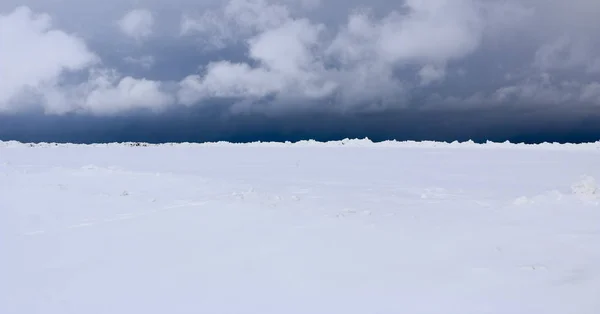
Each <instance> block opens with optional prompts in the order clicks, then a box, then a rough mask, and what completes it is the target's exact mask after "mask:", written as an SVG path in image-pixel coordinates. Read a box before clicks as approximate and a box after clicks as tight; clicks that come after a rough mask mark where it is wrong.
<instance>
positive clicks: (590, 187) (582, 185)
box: [571, 176, 599, 198]
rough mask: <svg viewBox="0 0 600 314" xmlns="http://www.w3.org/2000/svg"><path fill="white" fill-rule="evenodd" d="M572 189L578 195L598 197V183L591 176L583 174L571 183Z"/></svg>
mask: <svg viewBox="0 0 600 314" xmlns="http://www.w3.org/2000/svg"><path fill="white" fill-rule="evenodd" d="M571 191H572V192H573V194H575V195H577V196H582V197H586V198H590V197H592V198H597V197H598V194H599V193H598V192H599V190H598V183H597V182H596V179H594V178H593V177H591V176H582V177H581V178H580V180H579V181H577V182H575V183H574V184H573V185H571Z"/></svg>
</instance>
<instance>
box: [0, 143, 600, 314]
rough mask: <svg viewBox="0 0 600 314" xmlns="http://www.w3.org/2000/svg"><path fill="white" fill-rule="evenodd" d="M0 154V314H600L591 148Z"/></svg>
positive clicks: (47, 148)
mask: <svg viewBox="0 0 600 314" xmlns="http://www.w3.org/2000/svg"><path fill="white" fill-rule="evenodd" d="M137 145H138V144H135V143H125V144H107V145H100V144H98V145H74V144H49V143H42V144H22V143H17V142H0V313H3V314H4V313H5V314H25V313H28V314H29V313H44V314H66V313H77V314H84V313H85V314H92V313H106V314H121V313H123V314H125V313H127V314H131V313H145V314H153V313H157V314H158V313H160V314H164V313H207V314H220V313H231V314H239V313H261V314H267V313H269V314H270V313H273V314H294V313H303V314H304V313H311V314H315V313H319V314H320V313H323V314H325V313H327V314H331V313H340V314H353V313H357V314H359V313H360V314H368V313H407V314H420V313H440V314H454V313H456V314H470V313H472V314H483V313H497V314H519V313H523V314H536V313H539V314H553V313H557V314H559V313H560V314H565V313H574V314H588V313H589V314H598V313H600V206H599V202H600V190H599V189H598V186H597V183H596V179H595V178H600V144H599V143H591V144H582V145H574V144H573V145H561V144H542V145H517V144H510V143H488V144H483V145H478V144H474V143H472V142H469V143H446V144H444V143H433V142H428V143H416V142H404V143H397V142H384V143H377V144H375V143H371V142H370V141H369V140H356V141H351V140H345V141H340V142H332V143H316V142H311V141H309V142H301V143H294V144H291V143H280V144H277V143H253V144H247V145H233V144H227V143H212V144H168V145H146V144H139V145H140V146H137Z"/></svg>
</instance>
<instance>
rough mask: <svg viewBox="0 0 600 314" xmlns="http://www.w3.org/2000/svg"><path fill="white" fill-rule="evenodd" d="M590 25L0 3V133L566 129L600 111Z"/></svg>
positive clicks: (356, 3) (409, 10) (403, 7)
mask: <svg viewBox="0 0 600 314" xmlns="http://www.w3.org/2000/svg"><path fill="white" fill-rule="evenodd" d="M598 16H600V1H597V0H574V1H564V0H404V1H403V0H395V1H393V0H370V1H364V0H343V1H342V0H328V1H325V0H169V1H167V0H119V1H116V0H105V1H90V0H26V1H23V0H19V1H17V0H3V1H2V2H0V123H1V124H3V125H4V126H2V125H0V136H1V135H2V134H9V133H6V132H9V131H10V132H12V133H10V134H11V135H10V136H13V137H14V136H16V137H18V135H19V134H21V133H23V132H32V129H33V128H35V126H36V125H46V127H45V129H43V131H44V132H49V130H52V131H53V132H54V133H56V132H62V133H61V134H63V133H65V132H67V133H68V132H75V130H77V132H84V133H85V132H86V131H87V132H93V130H92V129H86V128H85V125H88V126H89V127H90V128H92V125H96V126H95V128H100V129H102V127H101V126H102V125H104V129H103V130H102V132H101V133H106V132H111V130H112V132H113V133H114V132H115V131H114V128H116V125H124V124H126V123H125V122H122V121H129V122H128V123H130V124H129V128H133V126H132V124H131V123H133V122H131V121H133V120H132V119H135V118H136V117H137V119H138V120H137V121H138V122H137V123H142V124H144V125H145V126H144V127H143V128H139V129H144V130H146V131H147V132H153V134H156V133H160V132H159V131H157V130H158V129H165V128H166V126H164V125H163V126H161V123H163V124H165V125H166V124H169V126H168V128H174V126H173V125H172V124H173V123H177V124H181V123H182V119H183V118H182V116H186V117H188V119H187V120H186V121H187V124H186V126H185V128H186V129H187V131H186V132H187V133H186V134H188V133H189V134H196V133H195V132H200V131H198V130H202V132H204V133H202V132H200V133H202V134H207V132H211V131H210V130H212V132H213V133H214V132H228V133H227V134H232V133H231V132H234V133H235V132H238V133H239V134H242V133H244V132H250V131H252V132H259V131H260V132H263V133H264V134H271V135H269V136H271V137H273V136H272V134H275V133H277V134H278V135H277V136H275V137H274V138H281V139H284V138H285V136H284V135H282V134H288V135H289V134H292V133H293V132H295V131H294V130H304V131H303V132H308V133H306V135H304V136H308V137H310V136H311V134H310V130H311V129H319V130H321V131H319V132H325V133H324V134H335V136H342V137H345V136H344V135H348V136H353V135H356V136H361V135H370V133H369V132H370V131H368V130H374V129H373V127H374V126H377V127H378V128H380V129H385V130H390V129H394V126H397V125H398V124H403V127H404V129H403V128H400V127H397V128H396V129H395V131H394V132H395V133H394V132H392V133H394V134H405V137H406V136H408V135H406V134H411V133H410V132H413V133H414V134H417V133H418V132H417V131H418V130H421V129H423V128H426V129H428V130H431V132H433V133H431V134H434V133H436V132H437V133H439V134H447V130H446V129H444V125H448V123H450V124H452V125H453V126H452V130H453V132H455V133H456V134H462V135H460V136H462V137H465V136H466V137H469V136H470V135H469V134H471V133H469V132H476V130H480V129H481V128H484V129H485V130H488V133H489V134H495V133H494V132H499V131H498V130H501V129H504V130H507V129H510V128H513V127H515V126H519V127H520V128H521V129H523V128H527V129H528V130H530V132H534V133H535V132H538V131H536V130H537V129H536V128H538V129H539V128H540V127H541V125H543V124H544V123H546V124H547V125H544V127H545V128H546V129H548V128H550V126H549V125H552V126H555V125H557V124H561V125H562V126H561V127H562V128H564V129H569V128H571V129H573V128H577V127H581V125H582V123H586V121H587V123H588V124H590V122H589V119H590V116H596V115H597V114H596V111H598V110H597V109H598V108H600V36H598V29H600V20H599V19H598ZM531 112H535V113H536V114H532V113H531ZM524 113H528V115H527V116H526V118H524V116H523V114H524ZM177 115H179V117H178V118H173V117H174V116H177ZM190 116H193V117H196V118H195V120H193V119H191V118H189V117H190ZM374 116H375V117H377V118H369V117H374ZM26 117H30V119H29V120H28V119H27V118H26ZM140 117H144V118H143V119H142V118H140ZM249 117H260V119H259V118H255V119H254V118H249ZM390 117H394V118H390ZM82 119H88V121H93V123H89V124H86V123H83V126H81V125H78V126H77V127H75V126H74V125H76V124H77V123H79V124H82V122H81V121H83V120H82ZM140 119H142V120H143V121H144V122H139V121H142V120H140ZM190 119H191V120H190ZM253 119H254V120H253ZM261 119H267V120H268V121H269V122H265V121H267V120H261ZM369 119H371V120H369ZM481 119H484V121H482V120H481ZM585 119H587V120H585ZM216 120H218V121H216ZM584 120H585V121H584ZM28 121H29V122H28ZM32 121H35V123H33V122H32ZM57 121H59V122H57ZM76 121H80V122H76ZM444 121H447V123H446V124H444ZM448 121H449V122H448ZM502 121H512V122H511V123H513V124H510V123H508V124H502V123H501V122H502ZM582 121H583V122H582ZM598 121H600V120H598ZM67 122H68V123H67ZM69 123H70V124H69ZM119 123H120V124H119ZM232 123H234V124H236V125H235V126H232V125H227V124H232ZM382 123H383V124H385V125H383V126H382V125H381V124H382ZM323 124H326V125H330V127H329V129H327V127H325V126H323ZM67 125H70V126H69V127H67ZM240 125H242V126H240ZM261 125H262V126H263V128H262V129H261V127H260V126H261ZM267 125H268V127H265V126H267ZM465 125H469V126H470V128H469V129H465V130H463V131H461V130H456V129H455V128H456V127H458V126H465ZM61 126H62V127H63V128H66V129H63V130H57V129H58V128H61ZM152 126H154V128H153V127H152ZM243 126H246V129H244V127H243ZM250 126H251V127H250ZM294 126H295V128H296V129H294ZM353 126H355V128H353ZM290 128H291V129H290ZM361 128H362V129H363V130H367V131H365V132H363V133H361V132H359V131H357V130H361ZM492 128H496V129H498V130H496V129H494V130H492ZM586 128H587V126H586ZM190 129H195V131H190ZM7 130H9V131H7ZM69 130H71V131H69ZM152 130H153V131H152ZM226 130H227V131H226ZM340 130H346V131H344V132H346V133H344V132H342V131H340ZM523 130H524V129H523ZM586 130H587V129H586ZM3 131H4V133H2V132H3ZM554 131H555V130H554ZM554 131H553V132H554ZM588 131H589V130H588ZM19 132H21V133H19ZM98 132H100V131H98ZM119 132H124V131H119ZM260 132H259V133H260ZM286 132H287V133H286ZM290 132H291V133H290ZM336 132H337V133H336ZM372 132H375V131H372ZM415 132H417V133H415ZM461 132H462V133H461ZM490 132H491V133H490ZM539 132H542V131H539ZM544 132H545V131H544ZM589 132H595V130H593V131H589ZM200 133H198V134H200ZM259 133H257V134H259ZM375 133H376V132H375ZM375 133H373V134H375ZM384 133H385V132H384ZM463 133H464V134H463ZM222 134H224V133H222ZM239 134H238V135H239ZM390 134H391V133H390ZM121 135H122V134H121ZM472 135H473V136H475V135H477V134H475V133H472ZM517 135H518V134H517ZM4 136H5V137H6V136H8V135H4ZM188 136H189V137H190V139H192V140H194V139H196V138H194V137H193V136H192V135H188ZM211 136H212V137H210V139H213V138H214V139H219V138H220V137H219V135H218V133H214V134H212V135H211ZM290 136H291V137H292V138H293V137H297V135H293V134H292V135H290ZM331 136H333V137H335V136H334V135H331ZM457 136H458V135H457ZM238 137H240V136H238ZM408 137H410V136H408ZM415 137H416V138H418V137H419V135H415ZM421 137H422V136H421ZM425 137H427V136H425ZM166 138H168V136H167V137H166ZM223 138H226V137H223ZM241 138H243V137H241ZM249 138H252V139H255V138H256V139H260V136H258V135H256V136H254V137H252V136H249ZM141 139H143V137H141Z"/></svg>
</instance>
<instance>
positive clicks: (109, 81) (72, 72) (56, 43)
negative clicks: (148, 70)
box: [0, 7, 174, 114]
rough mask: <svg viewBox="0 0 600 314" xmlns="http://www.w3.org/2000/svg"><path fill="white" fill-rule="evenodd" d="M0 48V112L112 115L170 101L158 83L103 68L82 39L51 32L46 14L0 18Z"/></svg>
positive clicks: (21, 13)
mask: <svg viewBox="0 0 600 314" xmlns="http://www.w3.org/2000/svg"><path fill="white" fill-rule="evenodd" d="M0 47H3V48H2V58H0V82H2V83H1V84H0V112H21V111H28V110H31V109H37V108H41V109H43V110H44V111H45V112H46V113H50V114H62V113H66V112H73V111H79V112H90V113H97V114H113V113H117V112H120V111H123V110H131V109H138V108H150V109H156V108H160V107H161V106H164V105H167V104H171V103H173V102H174V100H173V98H172V96H169V94H167V93H165V92H163V91H162V90H161V85H162V84H161V83H159V82H154V81H150V80H146V79H135V78H132V77H121V76H120V75H118V74H117V72H116V71H114V70H106V69H103V68H102V63H101V59H100V58H99V57H98V56H97V55H96V54H94V53H93V52H91V51H90V49H89V47H88V46H87V45H86V44H85V42H84V41H83V40H82V39H81V38H79V37H77V36H76V35H73V34H69V33H66V32H63V31H60V30H57V29H55V28H53V27H52V20H51V18H50V17H49V16H48V15H46V14H35V13H33V12H32V11H31V10H30V9H28V8H26V7H19V8H17V9H15V10H14V11H13V12H11V13H9V14H8V15H0ZM87 73H89V75H88V74H87ZM82 75H83V76H84V77H87V78H86V80H84V81H79V82H73V80H74V79H73V78H71V77H77V76H82Z"/></svg>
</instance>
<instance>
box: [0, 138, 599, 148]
mask: <svg viewBox="0 0 600 314" xmlns="http://www.w3.org/2000/svg"><path fill="white" fill-rule="evenodd" d="M24 146H28V147H72V146H91V147H115V146H130V147H165V146H177V147H230V146H246V147H340V146H349V147H382V148H383V147H385V148H438V147H439V148H521V149H530V148H536V149H539V148H543V149H594V150H595V149H600V141H597V142H590V143H580V144H574V143H548V142H544V143H540V144H525V143H511V142H510V141H505V142H491V141H487V142H486V143H475V142H474V141H472V140H469V141H465V142H459V141H453V142H438V141H396V140H391V141H382V142H373V141H372V140H370V139H369V138H364V139H348V138H346V139H343V140H340V141H328V142H319V141H315V140H303V141H298V142H289V141H286V142H260V141H259V142H250V143H234V142H225V141H220V142H205V143H189V142H183V143H162V144H151V143H145V142H122V143H118V142H113V143H105V144H74V143H47V142H39V143H25V142H19V141H2V140H0V147H24Z"/></svg>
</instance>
